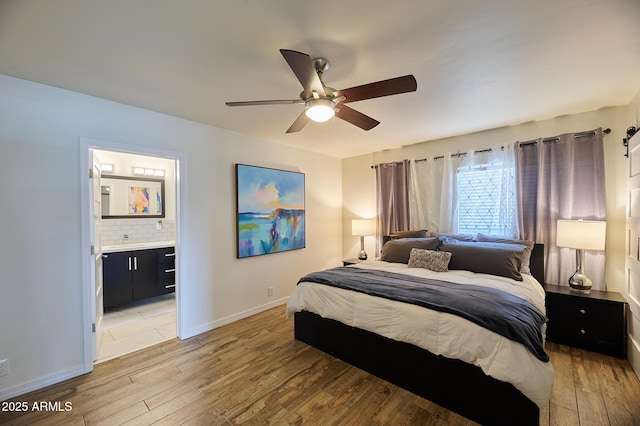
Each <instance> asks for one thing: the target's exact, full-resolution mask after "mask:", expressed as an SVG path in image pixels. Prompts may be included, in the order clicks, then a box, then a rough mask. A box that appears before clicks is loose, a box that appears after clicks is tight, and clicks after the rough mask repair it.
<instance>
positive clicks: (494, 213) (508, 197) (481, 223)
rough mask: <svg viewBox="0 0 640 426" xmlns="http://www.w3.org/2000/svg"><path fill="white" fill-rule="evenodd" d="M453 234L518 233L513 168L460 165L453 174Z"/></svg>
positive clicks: (502, 234) (488, 165) (511, 234)
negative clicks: (454, 206)
mask: <svg viewBox="0 0 640 426" xmlns="http://www.w3.org/2000/svg"><path fill="white" fill-rule="evenodd" d="M456 182H457V185H456V186H457V187H456V190H457V223H456V232H459V233H464V234H477V233H483V234H490V235H500V236H509V237H511V236H514V234H516V233H517V210H516V197H515V168H514V166H513V165H505V164H504V163H501V162H494V163H488V164H474V165H468V166H460V167H458V168H457V173H456Z"/></svg>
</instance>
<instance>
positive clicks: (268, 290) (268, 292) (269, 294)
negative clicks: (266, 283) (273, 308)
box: [267, 287, 273, 297]
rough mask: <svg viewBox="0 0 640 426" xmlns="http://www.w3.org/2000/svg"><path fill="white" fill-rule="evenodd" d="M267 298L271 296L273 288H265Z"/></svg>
mask: <svg viewBox="0 0 640 426" xmlns="http://www.w3.org/2000/svg"><path fill="white" fill-rule="evenodd" d="M267 296H269V297H271V296H273V287H268V288H267Z"/></svg>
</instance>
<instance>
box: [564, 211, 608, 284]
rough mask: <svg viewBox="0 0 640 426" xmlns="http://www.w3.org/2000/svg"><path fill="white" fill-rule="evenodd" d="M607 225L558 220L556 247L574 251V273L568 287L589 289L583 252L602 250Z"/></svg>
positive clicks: (596, 222) (584, 221) (598, 222)
mask: <svg viewBox="0 0 640 426" xmlns="http://www.w3.org/2000/svg"><path fill="white" fill-rule="evenodd" d="M606 229H607V223H606V222H604V221H594V220H582V219H579V220H558V228H557V233H556V245H557V246H558V247H568V248H574V249H576V272H575V273H574V274H573V275H572V276H571V278H569V286H571V288H574V289H576V290H581V291H588V290H590V289H591V284H592V283H591V278H589V277H588V276H587V274H585V272H584V251H585V250H604V242H605V234H606Z"/></svg>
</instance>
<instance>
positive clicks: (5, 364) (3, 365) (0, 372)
mask: <svg viewBox="0 0 640 426" xmlns="http://www.w3.org/2000/svg"><path fill="white" fill-rule="evenodd" d="M7 374H9V361H7V360H6V359H0V376H6V375H7Z"/></svg>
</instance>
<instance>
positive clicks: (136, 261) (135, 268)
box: [133, 256, 138, 271]
mask: <svg viewBox="0 0 640 426" xmlns="http://www.w3.org/2000/svg"><path fill="white" fill-rule="evenodd" d="M133 269H134V270H135V271H137V270H138V256H135V257H134V258H133Z"/></svg>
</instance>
